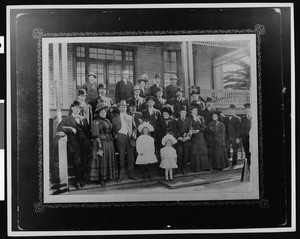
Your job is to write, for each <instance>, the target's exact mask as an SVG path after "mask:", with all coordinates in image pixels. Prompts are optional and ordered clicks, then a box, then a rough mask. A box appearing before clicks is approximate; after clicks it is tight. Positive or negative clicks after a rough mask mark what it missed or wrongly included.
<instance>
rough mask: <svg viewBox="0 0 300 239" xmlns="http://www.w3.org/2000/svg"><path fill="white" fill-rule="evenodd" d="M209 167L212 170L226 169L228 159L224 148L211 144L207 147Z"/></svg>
mask: <svg viewBox="0 0 300 239" xmlns="http://www.w3.org/2000/svg"><path fill="white" fill-rule="evenodd" d="M209 150H210V152H209V156H210V165H211V167H212V168H213V169H220V170H221V169H223V168H226V167H228V157H227V151H226V148H225V146H222V145H217V144H213V145H211V147H209Z"/></svg>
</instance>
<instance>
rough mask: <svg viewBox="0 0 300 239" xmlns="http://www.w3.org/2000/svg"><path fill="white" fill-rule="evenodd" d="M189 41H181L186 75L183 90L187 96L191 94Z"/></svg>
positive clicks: (183, 67)
mask: <svg viewBox="0 0 300 239" xmlns="http://www.w3.org/2000/svg"><path fill="white" fill-rule="evenodd" d="M187 52H188V50H187V42H186V41H184V42H182V43H181V60H182V71H183V76H184V81H183V91H184V95H185V97H186V98H188V95H189V74H188V58H187V54H188V53H187Z"/></svg>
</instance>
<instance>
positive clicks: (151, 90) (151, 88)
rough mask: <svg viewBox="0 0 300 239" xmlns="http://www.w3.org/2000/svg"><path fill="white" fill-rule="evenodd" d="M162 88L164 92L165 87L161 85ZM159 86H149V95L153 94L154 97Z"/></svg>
mask: <svg viewBox="0 0 300 239" xmlns="http://www.w3.org/2000/svg"><path fill="white" fill-rule="evenodd" d="M159 87H160V88H162V90H163V92H164V91H165V88H164V87H163V86H159ZM157 89H158V87H157V85H156V84H154V85H152V86H150V88H149V95H152V96H154V97H156V91H157Z"/></svg>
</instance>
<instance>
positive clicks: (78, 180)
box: [57, 70, 251, 188]
mask: <svg viewBox="0 0 300 239" xmlns="http://www.w3.org/2000/svg"><path fill="white" fill-rule="evenodd" d="M88 78H89V81H88V82H87V83H86V84H85V85H84V86H83V88H82V89H78V92H77V99H76V100H75V101H74V102H73V103H72V104H71V107H70V114H69V116H67V117H65V118H63V120H62V121H61V122H60V123H59V124H58V127H57V131H58V132H64V133H65V134H66V135H67V136H68V141H67V149H68V157H70V161H71V162H73V170H74V175H75V187H76V188H80V187H85V182H86V180H89V181H94V182H97V183H99V184H101V185H102V186H105V185H106V182H107V181H108V180H116V181H118V182H120V181H122V180H123V179H124V175H125V169H127V172H128V177H129V178H130V179H133V180H136V179H137V177H136V173H134V172H135V169H140V172H141V177H142V178H149V179H151V176H152V175H151V169H153V168H155V167H157V168H158V167H160V168H162V169H163V170H164V171H165V178H166V180H172V179H173V171H172V170H173V169H176V173H181V174H183V175H185V174H186V171H187V168H188V167H189V165H190V168H191V170H193V171H195V172H198V171H204V170H211V171H212V170H222V169H224V168H226V167H229V166H230V165H229V158H230V157H231V151H230V148H231V147H232V149H233V155H232V165H231V167H232V168H234V167H235V166H236V164H237V151H238V146H239V144H240V141H241V140H242V142H243V146H244V149H245V152H246V158H247V162H248V163H249V165H250V152H249V131H250V128H251V113H250V104H249V103H248V104H245V107H246V109H247V114H246V116H244V117H243V118H242V119H240V118H239V117H238V116H236V115H235V108H236V107H235V105H234V104H231V105H230V106H229V115H228V116H224V115H222V113H221V112H220V111H218V110H215V109H214V108H213V107H212V106H213V103H212V98H209V97H208V98H207V99H206V100H204V99H202V98H201V97H200V89H199V88H195V89H194V90H192V92H191V101H190V100H189V99H187V98H184V97H183V90H182V88H181V87H179V86H178V85H177V80H178V79H177V78H176V77H174V78H171V84H170V85H168V86H167V87H166V88H165V89H164V88H163V87H161V85H160V83H161V75H160V74H156V75H155V79H154V82H155V84H154V85H152V86H151V87H150V88H149V89H147V88H146V87H145V85H146V83H147V82H148V77H147V75H142V77H140V79H139V80H138V82H139V85H136V86H133V84H132V83H131V82H130V81H129V71H128V70H124V71H123V72H122V80H120V81H119V82H117V84H116V91H115V103H116V104H114V102H113V100H112V99H110V98H109V97H107V96H106V87H105V85H104V84H97V83H96V78H97V76H96V75H95V74H93V73H90V74H89V75H88Z"/></svg>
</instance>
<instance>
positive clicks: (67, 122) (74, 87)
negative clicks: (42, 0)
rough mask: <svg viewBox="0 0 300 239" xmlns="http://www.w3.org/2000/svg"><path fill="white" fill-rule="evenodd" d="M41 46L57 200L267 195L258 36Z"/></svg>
mask: <svg viewBox="0 0 300 239" xmlns="http://www.w3.org/2000/svg"><path fill="white" fill-rule="evenodd" d="M41 47H42V52H41V54H42V84H43V85H42V86H43V96H42V97H43V106H42V107H43V145H44V147H43V168H44V172H43V186H44V187H43V193H44V202H45V203H83V202H94V203H98V202H135V201H139V202H143V201H202V200H250V199H259V195H260V162H259V152H258V151H259V146H258V142H259V138H258V129H259V117H258V111H259V109H258V107H259V105H260V102H259V96H258V93H257V92H259V90H258V89H259V87H258V85H259V79H258V78H257V64H258V60H259V59H257V55H258V54H257V52H258V51H259V49H258V47H257V38H256V34H199V35H174V36H167V35H160V36H148V37H145V36H114V37H101V36H94V37H85V36H72V37H47V36H46V37H43V38H42V46H41Z"/></svg>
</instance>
